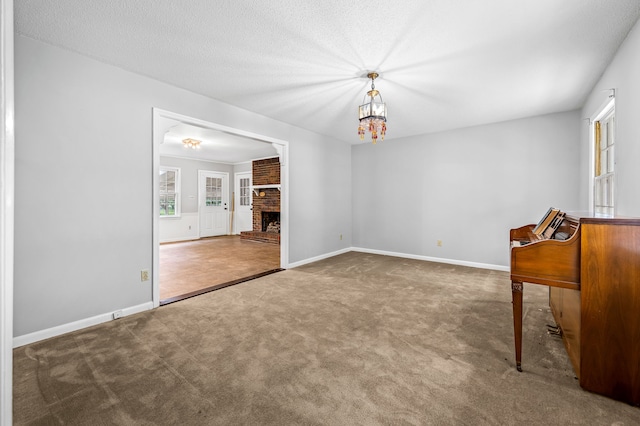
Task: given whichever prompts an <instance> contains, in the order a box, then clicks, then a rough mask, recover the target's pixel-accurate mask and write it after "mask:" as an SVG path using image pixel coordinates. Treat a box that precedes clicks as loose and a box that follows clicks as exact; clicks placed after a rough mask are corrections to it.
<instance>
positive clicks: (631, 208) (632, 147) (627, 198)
mask: <svg viewBox="0 0 640 426" xmlns="http://www.w3.org/2000/svg"><path fill="white" fill-rule="evenodd" d="M609 89H616V153H615V156H616V165H615V171H616V188H615V191H616V194H615V196H616V200H615V202H616V210H617V212H616V213H617V214H618V215H621V216H632V217H640V167H639V165H640V119H639V117H640V21H639V22H638V23H636V25H635V26H634V27H633V29H632V30H631V32H630V33H629V34H628V35H627V38H626V40H625V41H624V43H622V45H621V46H620V48H619V49H618V52H617V53H616V55H615V57H614V58H613V60H612V61H611V64H610V65H609V66H608V67H607V70H606V71H605V73H604V74H603V76H602V78H601V79H600V81H598V83H597V84H596V86H595V87H594V88H593V90H592V91H591V94H590V95H589V97H588V98H587V102H586V103H585V106H584V108H583V109H582V118H588V117H592V116H593V115H594V114H595V113H596V112H597V110H598V109H599V108H600V107H601V106H602V105H603V103H604V102H606V100H607V96H608V95H609ZM581 130H582V133H581V138H580V140H581V160H582V164H583V167H582V169H581V174H580V176H581V184H582V186H581V196H582V198H581V200H582V204H583V206H584V208H585V209H586V208H588V207H589V203H588V201H589V189H588V182H589V180H590V179H591V176H592V175H593V172H592V169H591V167H590V154H591V148H590V143H589V127H588V125H587V121H583V125H582V127H581Z"/></svg>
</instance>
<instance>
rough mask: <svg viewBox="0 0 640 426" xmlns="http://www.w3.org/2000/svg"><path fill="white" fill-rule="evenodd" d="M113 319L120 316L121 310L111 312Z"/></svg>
mask: <svg viewBox="0 0 640 426" xmlns="http://www.w3.org/2000/svg"><path fill="white" fill-rule="evenodd" d="M112 316H113V319H118V318H120V317H121V316H122V311H115V312H114V313H113V314H112Z"/></svg>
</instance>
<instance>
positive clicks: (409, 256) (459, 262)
mask: <svg viewBox="0 0 640 426" xmlns="http://www.w3.org/2000/svg"><path fill="white" fill-rule="evenodd" d="M350 251H357V252H361V253H371V254H380V255H383V256H393V257H402V258H405V259H415V260H426V261H428V262H438V263H447V264H449V265H459V266H469V267H471V268H480V269H492V270H495V271H504V272H509V267H508V266H502V265H493V264H490V263H478V262H468V261H465V260H456V259H444V258H441V257H430V256H420V255H417V254H408V253H397V252H393V251H385V250H374V249H367V248H361V247H349V248H345V249H342V250H338V251H334V252H331V253H325V254H322V255H320V256H316V257H310V258H309V259H304V260H300V261H298V262H294V263H290V264H289V268H296V267H298V266H302V265H306V264H307V263H313V262H317V261H319V260H323V259H328V258H330V257H333V256H337V255H339V254H343V253H348V252H350Z"/></svg>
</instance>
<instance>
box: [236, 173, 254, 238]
mask: <svg viewBox="0 0 640 426" xmlns="http://www.w3.org/2000/svg"><path fill="white" fill-rule="evenodd" d="M244 177H248V178H249V179H250V180H251V183H252V184H253V173H252V172H251V170H247V171H246V172H235V173H234V174H233V212H231V214H233V229H232V230H231V233H232V234H233V235H238V234H240V231H238V214H237V213H238V208H239V207H240V179H242V178H244ZM249 200H250V201H249V207H250V208H251V206H252V205H253V191H251V190H250V191H249ZM252 221H253V218H252Z"/></svg>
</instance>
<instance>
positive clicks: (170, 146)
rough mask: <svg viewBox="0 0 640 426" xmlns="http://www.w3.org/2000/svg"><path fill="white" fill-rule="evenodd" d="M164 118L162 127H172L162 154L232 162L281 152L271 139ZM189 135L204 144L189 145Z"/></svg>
mask: <svg viewBox="0 0 640 426" xmlns="http://www.w3.org/2000/svg"><path fill="white" fill-rule="evenodd" d="M160 120H163V121H164V123H163V124H160V126H159V127H160V128H169V131H168V132H167V133H165V137H164V141H163V143H162V144H160V155H164V156H172V157H184V158H192V159H198V160H208V161H216V162H222V163H229V164H238V163H243V162H247V161H251V160H257V159H260V158H269V157H275V156H277V155H278V151H277V150H276V149H275V147H274V146H273V145H272V144H271V143H268V142H261V141H259V140H257V139H252V138H249V137H245V136H238V135H233V134H230V133H226V132H222V131H220V130H213V129H208V128H202V127H197V126H194V125H190V124H185V123H179V122H174V123H169V122H170V121H173V120H170V119H167V118H160ZM167 123H168V124H169V125H167ZM186 138H192V139H196V140H199V141H200V142H201V143H200V148H199V149H197V150H194V149H191V148H185V147H184V145H183V143H182V140H183V139H186Z"/></svg>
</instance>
